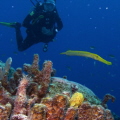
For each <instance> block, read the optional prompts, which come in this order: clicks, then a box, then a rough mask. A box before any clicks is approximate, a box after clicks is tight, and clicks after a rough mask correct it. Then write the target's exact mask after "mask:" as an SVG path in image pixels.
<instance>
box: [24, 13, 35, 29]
mask: <svg viewBox="0 0 120 120" xmlns="http://www.w3.org/2000/svg"><path fill="white" fill-rule="evenodd" d="M33 18H34V11H32V12H31V13H30V14H28V15H27V16H26V18H25V19H24V21H23V24H22V25H23V26H24V27H26V28H31V24H30V23H31V21H32V19H33Z"/></svg>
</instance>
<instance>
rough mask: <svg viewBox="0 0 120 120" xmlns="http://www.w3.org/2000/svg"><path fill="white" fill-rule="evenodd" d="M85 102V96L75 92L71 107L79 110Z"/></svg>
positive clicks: (71, 99)
mask: <svg viewBox="0 0 120 120" xmlns="http://www.w3.org/2000/svg"><path fill="white" fill-rule="evenodd" d="M83 101H84V96H83V94H82V93H80V92H75V93H74V94H73V95H72V97H71V98H70V100H69V102H70V107H76V108H78V107H79V106H80V105H81V104H82V103H83Z"/></svg>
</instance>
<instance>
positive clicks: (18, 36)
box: [15, 27, 23, 50]
mask: <svg viewBox="0 0 120 120" xmlns="http://www.w3.org/2000/svg"><path fill="white" fill-rule="evenodd" d="M15 31H16V41H17V46H18V50H19V48H21V47H22V42H23V37H22V34H21V30H20V27H15Z"/></svg>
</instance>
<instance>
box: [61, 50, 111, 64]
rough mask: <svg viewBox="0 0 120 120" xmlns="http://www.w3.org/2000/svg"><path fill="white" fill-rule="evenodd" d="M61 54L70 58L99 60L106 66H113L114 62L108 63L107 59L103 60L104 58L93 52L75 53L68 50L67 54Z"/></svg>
mask: <svg viewBox="0 0 120 120" xmlns="http://www.w3.org/2000/svg"><path fill="white" fill-rule="evenodd" d="M60 54H65V55H69V56H83V57H89V58H92V59H95V60H98V61H100V62H102V63H104V64H107V65H112V62H110V61H107V60H105V59H103V58H102V57H100V56H99V55H98V54H95V53H91V52H87V51H74V50H68V51H66V52H62V53H60Z"/></svg>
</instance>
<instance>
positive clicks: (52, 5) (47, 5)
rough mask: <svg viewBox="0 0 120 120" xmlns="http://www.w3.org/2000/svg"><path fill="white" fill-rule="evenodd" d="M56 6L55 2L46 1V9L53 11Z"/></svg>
mask: <svg viewBox="0 0 120 120" xmlns="http://www.w3.org/2000/svg"><path fill="white" fill-rule="evenodd" d="M54 8H55V4H53V3H49V2H46V3H44V9H45V11H47V12H51V11H53V10H54Z"/></svg>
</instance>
